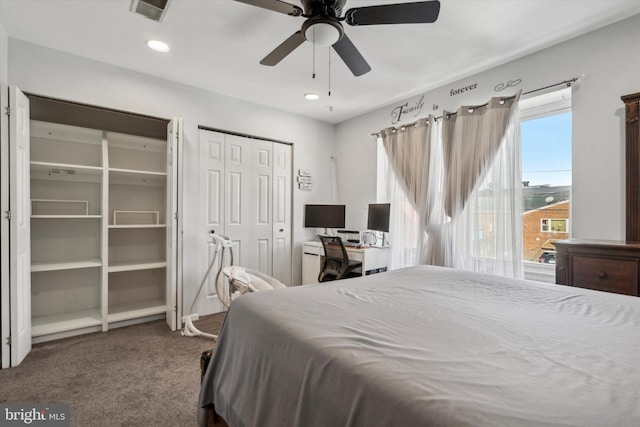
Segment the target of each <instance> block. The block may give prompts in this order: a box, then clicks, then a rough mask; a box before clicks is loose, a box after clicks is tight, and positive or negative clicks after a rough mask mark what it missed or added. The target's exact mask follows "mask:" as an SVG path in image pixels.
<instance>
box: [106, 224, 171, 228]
mask: <svg viewBox="0 0 640 427" xmlns="http://www.w3.org/2000/svg"><path fill="white" fill-rule="evenodd" d="M109 228H167V224H123V225H120V224H118V225H109Z"/></svg>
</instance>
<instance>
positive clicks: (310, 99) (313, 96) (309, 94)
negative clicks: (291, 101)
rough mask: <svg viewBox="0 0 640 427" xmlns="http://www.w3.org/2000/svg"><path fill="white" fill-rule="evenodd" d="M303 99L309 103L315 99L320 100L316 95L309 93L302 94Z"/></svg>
mask: <svg viewBox="0 0 640 427" xmlns="http://www.w3.org/2000/svg"><path fill="white" fill-rule="evenodd" d="M304 98H305V99H308V100H309V101H315V100H316V99H318V98H320V96H319V95H318V94H317V93H313V92H309V93H305V94H304Z"/></svg>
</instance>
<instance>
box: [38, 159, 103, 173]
mask: <svg viewBox="0 0 640 427" xmlns="http://www.w3.org/2000/svg"><path fill="white" fill-rule="evenodd" d="M30 164H31V170H32V171H45V172H46V171H51V169H60V171H69V170H74V171H76V172H82V173H83V174H85V175H100V174H102V170H103V168H102V166H89V165H76V164H69V163H53V162H38V161H31V162H30Z"/></svg>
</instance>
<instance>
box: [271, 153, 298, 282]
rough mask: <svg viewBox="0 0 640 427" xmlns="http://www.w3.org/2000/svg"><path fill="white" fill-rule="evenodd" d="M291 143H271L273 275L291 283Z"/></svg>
mask: <svg viewBox="0 0 640 427" xmlns="http://www.w3.org/2000/svg"><path fill="white" fill-rule="evenodd" d="M292 173H293V172H292V165H291V145H287V144H278V143H275V144H273V275H272V276H273V277H275V278H276V279H278V280H280V281H281V282H282V283H284V284H285V285H287V286H290V285H291V174H292Z"/></svg>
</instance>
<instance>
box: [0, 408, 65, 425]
mask: <svg viewBox="0 0 640 427" xmlns="http://www.w3.org/2000/svg"><path fill="white" fill-rule="evenodd" d="M0 426H3V427H4V426H42V427H44V426H46V427H49V426H53V427H69V405H63V404H51V405H34V404H20V403H12V404H0Z"/></svg>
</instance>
